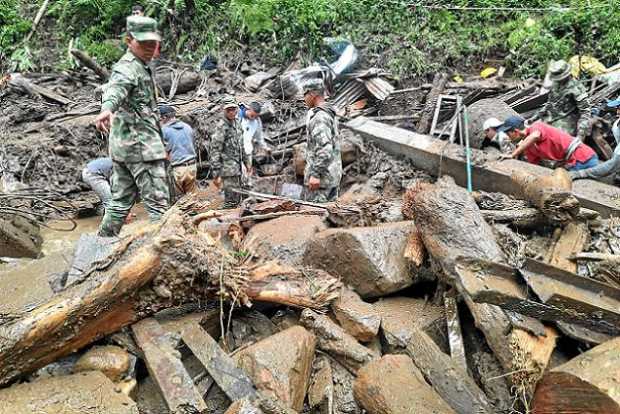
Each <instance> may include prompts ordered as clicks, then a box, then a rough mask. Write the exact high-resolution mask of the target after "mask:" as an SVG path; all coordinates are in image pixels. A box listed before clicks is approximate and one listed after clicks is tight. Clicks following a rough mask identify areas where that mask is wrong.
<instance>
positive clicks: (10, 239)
mask: <svg viewBox="0 0 620 414" xmlns="http://www.w3.org/2000/svg"><path fill="white" fill-rule="evenodd" d="M0 211H1V209H0ZM39 233H40V229H39V226H38V225H37V224H36V223H34V224H33V223H31V222H29V221H28V220H25V219H24V218H22V217H19V216H13V217H9V216H5V217H2V216H0V257H31V258H36V257H38V256H39V255H40V254H41V243H42V242H43V240H42V238H41V236H40V234H39Z"/></svg>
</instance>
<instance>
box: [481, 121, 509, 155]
mask: <svg viewBox="0 0 620 414" xmlns="http://www.w3.org/2000/svg"><path fill="white" fill-rule="evenodd" d="M500 126H502V121H500V120H499V119H497V118H489V119H487V120H486V121H484V124H482V129H483V130H484V141H483V142H482V147H483V148H484V147H485V146H495V147H496V148H497V149H499V150H500V151H502V152H504V153H507V152H512V151H513V150H514V146H513V145H512V143H511V142H510V139H509V138H508V137H507V136H506V134H505V133H503V132H497V128H499V127H500Z"/></svg>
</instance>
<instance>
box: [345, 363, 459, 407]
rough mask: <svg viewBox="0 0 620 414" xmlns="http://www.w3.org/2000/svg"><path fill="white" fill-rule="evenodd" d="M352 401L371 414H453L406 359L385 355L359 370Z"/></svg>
mask: <svg viewBox="0 0 620 414" xmlns="http://www.w3.org/2000/svg"><path fill="white" fill-rule="evenodd" d="M353 390H354V393H355V398H356V400H357V401H359V402H360V405H361V406H362V407H363V408H364V409H365V410H367V411H368V412H369V413H371V414H405V413H414V412H415V413H420V414H439V413H454V411H453V410H452V409H451V408H450V406H449V405H448V404H446V403H445V401H443V400H442V399H441V397H440V396H439V395H437V393H435V392H434V391H433V389H432V388H431V387H430V386H429V385H428V384H426V382H425V381H424V378H423V377H422V374H420V372H419V371H418V370H417V369H416V367H415V366H414V365H413V362H412V361H411V359H410V358H409V357H407V356H405V355H386V356H384V357H382V358H381V359H378V360H376V361H373V362H370V363H368V364H367V365H366V366H365V367H364V368H362V369H361V370H360V372H359V374H358V376H357V379H356V380H355V385H354V387H353Z"/></svg>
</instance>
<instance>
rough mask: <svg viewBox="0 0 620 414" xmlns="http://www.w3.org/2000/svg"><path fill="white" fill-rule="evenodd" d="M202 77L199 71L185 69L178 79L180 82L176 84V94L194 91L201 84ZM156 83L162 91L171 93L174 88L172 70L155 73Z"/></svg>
mask: <svg viewBox="0 0 620 414" xmlns="http://www.w3.org/2000/svg"><path fill="white" fill-rule="evenodd" d="M201 81H202V78H201V77H200V74H199V73H196V72H192V71H183V72H182V73H181V74H180V77H179V79H178V83H177V84H176V90H175V94H181V93H186V92H190V91H193V90H194V89H196V88H197V87H198V85H200V82H201ZM155 83H156V84H157V86H158V87H160V88H161V89H162V91H163V92H164V93H165V94H166V95H168V94H170V89H171V88H172V86H173V84H174V82H173V73H171V72H170V71H167V72H158V73H157V74H156V75H155Z"/></svg>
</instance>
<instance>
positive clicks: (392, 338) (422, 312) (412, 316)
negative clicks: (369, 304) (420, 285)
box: [373, 297, 449, 353]
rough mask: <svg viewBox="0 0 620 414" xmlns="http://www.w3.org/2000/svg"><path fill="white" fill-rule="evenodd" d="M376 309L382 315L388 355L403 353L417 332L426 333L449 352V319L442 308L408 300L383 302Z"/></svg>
mask: <svg viewBox="0 0 620 414" xmlns="http://www.w3.org/2000/svg"><path fill="white" fill-rule="evenodd" d="M373 306H374V308H375V310H376V311H377V312H378V313H379V315H380V316H381V332H382V335H383V339H384V341H383V342H384V344H385V346H386V348H387V349H386V350H385V351H386V352H387V353H395V352H400V351H402V350H403V349H404V348H405V347H406V346H407V344H408V343H409V341H410V340H411V338H412V337H413V331H414V330H415V329H421V330H422V331H424V332H425V333H426V334H427V335H429V336H430V337H431V338H432V339H433V341H434V342H435V343H436V344H437V345H439V347H440V348H441V349H442V350H443V351H444V352H446V353H449V351H448V333H447V330H446V316H445V311H444V308H443V307H442V306H436V305H433V304H432V303H430V302H428V301H425V300H424V299H414V298H406V297H394V298H388V299H382V300H380V301H378V302H375V303H374V304H373Z"/></svg>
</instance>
